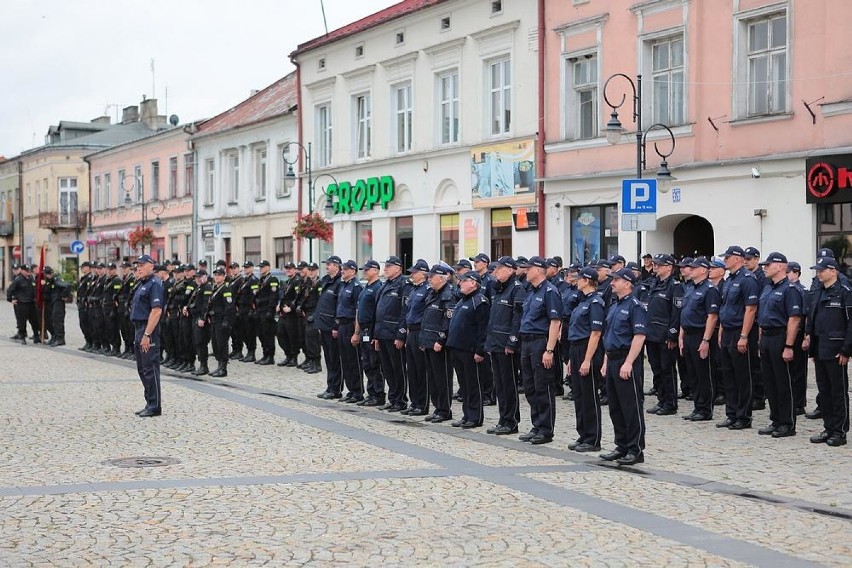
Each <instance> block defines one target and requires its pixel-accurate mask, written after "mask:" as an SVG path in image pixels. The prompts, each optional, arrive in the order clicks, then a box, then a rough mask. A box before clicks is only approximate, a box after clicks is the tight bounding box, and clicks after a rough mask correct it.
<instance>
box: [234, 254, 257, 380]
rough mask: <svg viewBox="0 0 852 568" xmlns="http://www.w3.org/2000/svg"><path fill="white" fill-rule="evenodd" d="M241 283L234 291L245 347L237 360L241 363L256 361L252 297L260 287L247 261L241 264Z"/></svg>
mask: <svg viewBox="0 0 852 568" xmlns="http://www.w3.org/2000/svg"><path fill="white" fill-rule="evenodd" d="M243 270H244V272H245V273H244V274H243V281H242V284H240V285H239V286H238V287H237V289H236V290H235V291H234V292H235V296H236V299H237V312H238V313H239V315H240V333H241V334H242V340H243V342H244V343H245V345H246V354H245V356H244V357H241V358H240V359H239V360H240V361H242V362H243V363H254V362H255V361H257V359H256V358H255V352H256V351H257V324H256V322H255V317H254V297H255V294H256V293H257V290H258V288H259V287H260V279H259V278H258V277H257V276H256V275H255V273H254V263H253V262H252V261H250V260H247V261H245V262H244V263H243Z"/></svg>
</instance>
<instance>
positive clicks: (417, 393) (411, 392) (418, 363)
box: [400, 258, 434, 416]
mask: <svg viewBox="0 0 852 568" xmlns="http://www.w3.org/2000/svg"><path fill="white" fill-rule="evenodd" d="M408 272H409V273H410V274H411V276H410V277H409V279H408V282H407V283H406V284H405V286H403V289H402V290H403V304H404V306H403V309H402V311H403V313H404V314H405V328H406V334H405V376H406V378H407V379H408V398H409V399H411V406H410V407H409V408H407V409H405V410H403V411H401V412H400V414H407V415H409V416H426V415H427V414H429V412H428V411H429V379H428V377H427V376H426V368H427V366H428V365H429V363H428V361H427V360H426V353H425V352H424V351H421V349H420V326H421V324H422V323H423V312H424V311H425V310H426V304H425V303H424V302H423V300H425V299H426V294H428V293H429V286H428V284H426V274H427V273H428V272H429V264H428V263H427V262H426V261H425V260H423V259H422V258H418V259H417V261H416V262H415V263H414V265H413V266H412V267H411V268H409V269H408ZM433 394H434V393H433Z"/></svg>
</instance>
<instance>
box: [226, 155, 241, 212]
mask: <svg viewBox="0 0 852 568" xmlns="http://www.w3.org/2000/svg"><path fill="white" fill-rule="evenodd" d="M225 160H226V162H227V164H228V169H227V172H228V178H227V179H228V203H236V202H237V200H238V199H239V198H240V155H239V153H238V152H230V153H228V154H227V155H226V157H225Z"/></svg>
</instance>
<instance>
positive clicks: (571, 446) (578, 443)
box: [568, 440, 583, 450]
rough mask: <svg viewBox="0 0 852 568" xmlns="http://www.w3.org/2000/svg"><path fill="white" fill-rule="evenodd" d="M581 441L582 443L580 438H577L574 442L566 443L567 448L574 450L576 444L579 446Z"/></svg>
mask: <svg viewBox="0 0 852 568" xmlns="http://www.w3.org/2000/svg"><path fill="white" fill-rule="evenodd" d="M582 443H583V442H581V441H580V440H577V441H576V442H571V443H570V444H568V449H569V450H574V449H576V448H577V446H579V445H580V444H582Z"/></svg>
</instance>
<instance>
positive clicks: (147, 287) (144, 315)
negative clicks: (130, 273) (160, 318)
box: [130, 274, 165, 325]
mask: <svg viewBox="0 0 852 568" xmlns="http://www.w3.org/2000/svg"><path fill="white" fill-rule="evenodd" d="M164 296H165V294H164V290H163V281H162V280H160V279H159V278H157V276H156V275H155V274H151V275H150V276H149V277H148V278H145V279H144V280H140V281H139V282H138V283H137V285H136V290H135V292H134V294H133V303H132V305H131V308H130V319H131V321H134V322H139V323H141V322H144V321H147V320H148V316H150V315H151V310H153V309H154V308H162V307H163V306H164V305H165V299H164ZM157 325H159V324H157Z"/></svg>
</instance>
